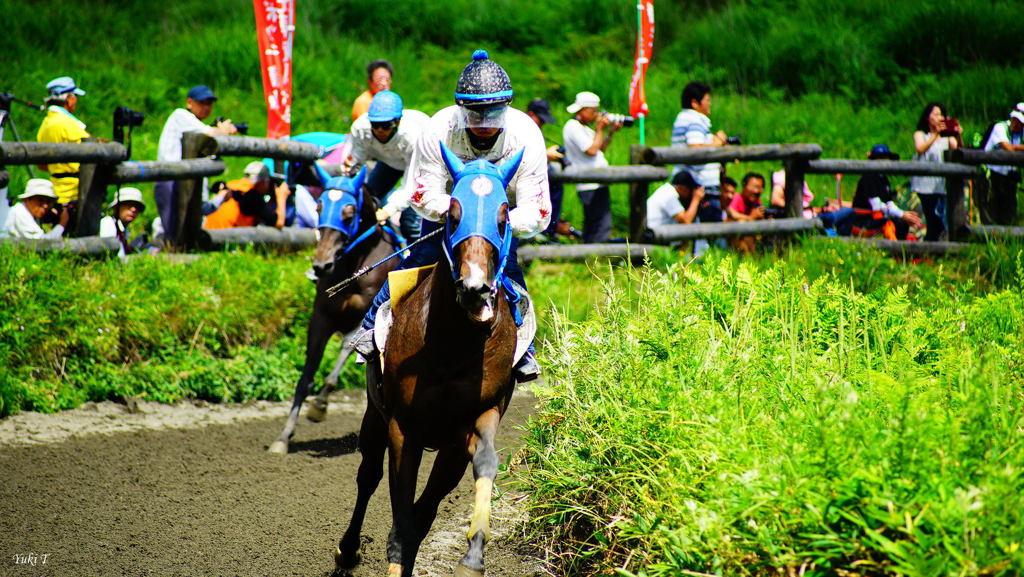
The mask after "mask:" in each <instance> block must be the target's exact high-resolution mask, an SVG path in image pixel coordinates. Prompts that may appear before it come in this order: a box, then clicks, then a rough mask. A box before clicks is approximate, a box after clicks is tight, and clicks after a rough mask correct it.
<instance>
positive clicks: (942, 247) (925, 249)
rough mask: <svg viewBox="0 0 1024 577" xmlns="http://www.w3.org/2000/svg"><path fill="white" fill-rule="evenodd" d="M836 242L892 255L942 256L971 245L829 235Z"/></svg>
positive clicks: (958, 252) (952, 253)
mask: <svg viewBox="0 0 1024 577" xmlns="http://www.w3.org/2000/svg"><path fill="white" fill-rule="evenodd" d="M830 238H831V239H832V240H835V241H837V242H849V243H854V244H863V245H866V246H869V247H872V248H876V249H879V250H881V251H884V252H886V253H888V254H890V255H893V256H944V255H957V254H960V253H962V252H964V251H966V250H967V248H968V247H970V246H971V245H969V244H967V243H963V242H938V241H936V242H907V241H902V240H888V239H882V238H856V237H851V236H834V237H830Z"/></svg>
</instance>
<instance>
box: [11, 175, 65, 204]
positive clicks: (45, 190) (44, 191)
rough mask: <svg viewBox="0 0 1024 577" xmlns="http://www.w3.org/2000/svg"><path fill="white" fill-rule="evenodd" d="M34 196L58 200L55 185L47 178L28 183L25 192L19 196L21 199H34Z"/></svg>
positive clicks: (35, 179) (32, 180)
mask: <svg viewBox="0 0 1024 577" xmlns="http://www.w3.org/2000/svg"><path fill="white" fill-rule="evenodd" d="M33 196H45V197H46V198H53V199H56V198H57V195H56V194H54V193H53V183H52V182H50V181H49V180H47V179H45V178H33V179H30V180H29V181H28V184H26V185H25V192H23V193H21V194H20V195H18V198H20V199H26V198H32V197H33Z"/></svg>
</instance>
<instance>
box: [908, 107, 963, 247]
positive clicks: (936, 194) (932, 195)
mask: <svg viewBox="0 0 1024 577" xmlns="http://www.w3.org/2000/svg"><path fill="white" fill-rule="evenodd" d="M962 134H963V129H962V128H960V123H959V122H957V120H956V119H955V118H947V116H946V107H945V106H943V105H941V104H939V103H938V102H929V103H928V104H926V105H925V107H924V110H922V111H921V116H920V117H919V118H918V120H917V130H915V131H914V158H913V159H914V160H916V161H919V162H945V159H944V156H943V153H944V152H946V151H947V150H954V149H957V148H960V147H961V146H962V145H963V140H962V139H961V136H962ZM910 192H914V193H917V198H919V199H920V200H921V212H922V213H924V219H925V226H926V227H927V230H926V232H925V234H924V239H925V240H926V241H936V240H939V238H940V237H941V235H942V233H943V232H945V231H946V225H945V223H944V222H943V221H944V218H943V217H944V215H945V214H946V179H945V178H943V177H941V176H911V177H910Z"/></svg>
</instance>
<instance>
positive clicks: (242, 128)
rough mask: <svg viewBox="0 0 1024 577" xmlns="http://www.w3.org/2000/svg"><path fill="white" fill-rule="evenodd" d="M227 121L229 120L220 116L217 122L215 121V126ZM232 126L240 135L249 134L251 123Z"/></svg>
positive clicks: (236, 123)
mask: <svg viewBox="0 0 1024 577" xmlns="http://www.w3.org/2000/svg"><path fill="white" fill-rule="evenodd" d="M225 120H227V118H224V117H223V116H218V117H217V120H214V121H213V126H217V125H218V124H220V123H221V122H224V121H225ZM231 124H234V125H235V130H237V131H238V134H249V123H248V122H232V123H231Z"/></svg>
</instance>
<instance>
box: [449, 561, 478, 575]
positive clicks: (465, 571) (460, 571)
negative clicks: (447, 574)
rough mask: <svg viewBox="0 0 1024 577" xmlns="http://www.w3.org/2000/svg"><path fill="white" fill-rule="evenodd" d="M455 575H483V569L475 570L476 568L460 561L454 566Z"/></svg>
mask: <svg viewBox="0 0 1024 577" xmlns="http://www.w3.org/2000/svg"><path fill="white" fill-rule="evenodd" d="M455 577H484V572H483V571H477V570H476V569H470V568H469V567H466V566H465V565H463V564H462V563H459V564H458V565H456V566H455Z"/></svg>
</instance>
